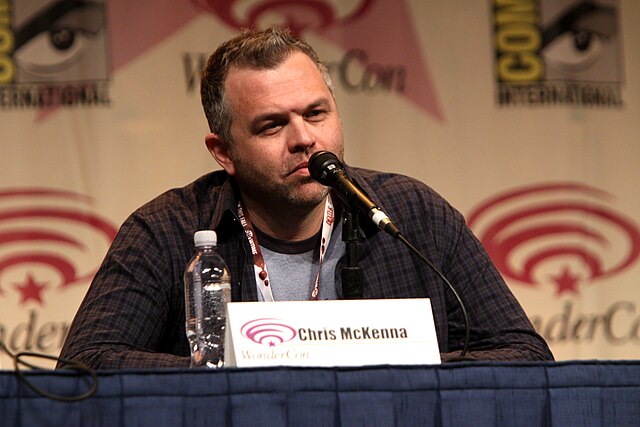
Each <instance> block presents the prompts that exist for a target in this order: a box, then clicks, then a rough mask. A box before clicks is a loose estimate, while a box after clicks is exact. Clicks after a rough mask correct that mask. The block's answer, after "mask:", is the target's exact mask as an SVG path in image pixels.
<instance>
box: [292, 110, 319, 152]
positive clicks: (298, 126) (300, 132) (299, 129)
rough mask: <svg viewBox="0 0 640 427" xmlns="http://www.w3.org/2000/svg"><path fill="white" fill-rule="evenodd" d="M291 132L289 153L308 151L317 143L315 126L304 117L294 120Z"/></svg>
mask: <svg viewBox="0 0 640 427" xmlns="http://www.w3.org/2000/svg"><path fill="white" fill-rule="evenodd" d="M290 130H291V134H290V135H289V151H291V152H296V151H307V150H308V149H309V148H311V147H312V146H313V145H314V144H315V143H316V137H315V134H314V132H313V130H314V129H313V126H312V125H311V124H309V123H307V122H306V121H305V120H304V118H303V117H299V118H297V119H296V120H293V121H292V122H291V126H290Z"/></svg>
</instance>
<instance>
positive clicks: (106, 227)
mask: <svg viewBox="0 0 640 427" xmlns="http://www.w3.org/2000/svg"><path fill="white" fill-rule="evenodd" d="M90 204H91V199H90V198H88V197H86V196H83V195H80V194H76V193H72V192H68V191H57V190H48V189H37V188H36V189H20V190H5V191H0V296H5V297H6V296H7V294H8V293H9V292H17V293H18V294H19V296H20V303H21V304H25V303H27V302H29V301H33V302H36V303H38V304H43V303H44V294H45V293H46V292H49V291H51V290H53V289H56V290H64V289H67V288H68V287H70V286H74V285H78V284H86V283H88V282H89V281H90V280H91V279H92V278H93V275H94V274H95V272H96V270H97V264H98V263H99V261H100V260H101V259H102V256H103V255H104V253H96V254H93V256H92V254H91V252H92V251H94V250H95V247H96V246H101V247H103V248H105V249H106V247H108V245H109V244H110V243H111V242H112V241H113V239H114V237H115V235H116V232H117V229H116V228H115V227H114V226H113V225H112V224H111V223H109V222H107V221H106V220H104V219H102V218H100V217H99V216H98V215H96V214H94V213H92V212H90V211H89V210H90ZM96 259H97V260H98V261H97V262H96ZM87 262H89V267H88V268H87V267H86V264H87Z"/></svg>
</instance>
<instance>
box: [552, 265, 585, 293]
mask: <svg viewBox="0 0 640 427" xmlns="http://www.w3.org/2000/svg"><path fill="white" fill-rule="evenodd" d="M579 278H580V276H579V275H577V274H574V273H573V272H572V271H571V269H570V268H569V266H565V267H564V269H563V270H562V273H560V274H559V275H557V276H552V277H551V280H553V281H554V282H556V284H557V285H558V292H557V293H558V295H560V294H562V293H564V292H572V293H574V294H577V293H578V279H579Z"/></svg>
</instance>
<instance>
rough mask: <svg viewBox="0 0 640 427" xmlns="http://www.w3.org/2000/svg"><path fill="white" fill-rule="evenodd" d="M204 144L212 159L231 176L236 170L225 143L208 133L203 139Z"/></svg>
mask: <svg viewBox="0 0 640 427" xmlns="http://www.w3.org/2000/svg"><path fill="white" fill-rule="evenodd" d="M204 143H205V144H206V145H207V149H208V150H209V152H210V153H211V155H212V156H213V158H214V159H216V162H218V164H219V165H220V166H222V168H223V169H224V170H225V171H227V173H228V174H229V175H231V176H233V175H234V174H235V173H236V170H235V166H234V164H233V159H232V158H231V155H230V154H229V147H228V146H227V143H226V142H225V141H224V140H223V139H222V138H220V137H219V136H218V135H217V134H215V133H208V134H207V135H206V136H205V137H204Z"/></svg>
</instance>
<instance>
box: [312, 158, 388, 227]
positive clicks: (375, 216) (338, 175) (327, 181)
mask: <svg viewBox="0 0 640 427" xmlns="http://www.w3.org/2000/svg"><path fill="white" fill-rule="evenodd" d="M309 173H310V174H311V177H312V178H313V179H315V180H316V181H318V182H319V183H320V184H322V185H326V186H328V187H331V188H332V189H333V190H334V191H335V193H336V194H337V195H338V197H340V199H342V201H343V202H344V203H346V204H347V206H349V207H351V208H352V209H357V210H358V211H360V212H361V213H362V214H364V215H366V216H368V217H369V218H371V220H372V221H373V223H374V224H375V225H376V226H377V227H378V228H379V229H381V230H382V231H384V232H386V233H388V234H390V235H391V236H393V237H394V238H396V239H397V238H398V236H399V235H400V230H398V227H396V226H395V224H394V223H393V222H391V220H390V219H389V217H388V216H387V214H385V213H384V212H383V211H382V209H380V207H379V206H378V205H376V204H375V203H373V201H372V200H371V199H370V198H369V196H367V195H366V194H365V193H364V192H363V191H362V190H360V189H359V188H358V187H356V185H355V184H354V183H353V182H352V181H351V180H350V179H349V177H348V176H347V174H346V173H345V171H344V166H343V165H342V162H341V161H340V160H339V159H338V157H337V156H336V155H335V154H333V153H330V152H329V151H318V152H316V153H313V155H312V156H311V157H310V158H309Z"/></svg>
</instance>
